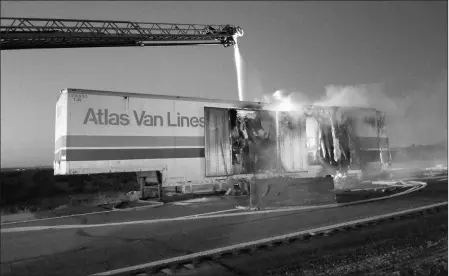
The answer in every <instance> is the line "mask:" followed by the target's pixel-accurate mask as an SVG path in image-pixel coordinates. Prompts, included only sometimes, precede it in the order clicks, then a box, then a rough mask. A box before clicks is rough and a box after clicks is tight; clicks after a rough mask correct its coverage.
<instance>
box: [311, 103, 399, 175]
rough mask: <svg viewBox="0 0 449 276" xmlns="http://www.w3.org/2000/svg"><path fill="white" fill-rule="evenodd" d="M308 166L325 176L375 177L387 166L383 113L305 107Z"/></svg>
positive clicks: (389, 160)
mask: <svg viewBox="0 0 449 276" xmlns="http://www.w3.org/2000/svg"><path fill="white" fill-rule="evenodd" d="M307 115H308V117H307V119H306V121H307V123H306V124H307V149H308V152H309V154H308V155H309V164H311V165H320V166H322V167H323V169H324V173H325V174H327V175H336V174H339V173H340V174H346V173H348V172H358V173H359V174H360V173H361V174H363V175H364V176H367V177H368V176H371V175H378V174H380V173H381V172H382V171H383V170H384V169H385V168H386V167H388V166H389V164H390V163H391V157H390V150H389V145H388V137H387V134H386V126H385V114H384V113H382V112H379V111H377V110H374V109H361V108H342V107H316V106H315V107H309V109H308V111H307Z"/></svg>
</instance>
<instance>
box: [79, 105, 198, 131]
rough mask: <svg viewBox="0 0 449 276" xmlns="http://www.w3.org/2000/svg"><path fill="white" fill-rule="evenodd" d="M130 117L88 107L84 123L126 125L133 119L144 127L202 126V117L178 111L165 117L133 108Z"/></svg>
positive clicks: (168, 113)
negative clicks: (182, 113)
mask: <svg viewBox="0 0 449 276" xmlns="http://www.w3.org/2000/svg"><path fill="white" fill-rule="evenodd" d="M132 113H133V114H132V115H131V117H132V118H130V116H129V115H128V114H118V113H113V112H109V110H108V109H98V110H97V111H96V112H95V109H93V108H89V110H88V111H87V113H86V116H85V118H84V124H85V125H86V124H94V125H113V126H119V125H120V126H127V125H129V124H131V121H132V120H134V121H135V122H136V124H137V126H146V127H150V126H151V127H155V126H158V127H161V126H164V125H165V126H169V127H204V117H199V118H198V117H188V116H181V114H180V113H179V112H177V113H176V114H173V113H170V112H167V117H165V118H164V117H163V116H161V115H150V114H147V113H146V111H141V112H137V111H136V110H133V112H132Z"/></svg>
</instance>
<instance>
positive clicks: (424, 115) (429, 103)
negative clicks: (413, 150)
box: [284, 72, 448, 146]
mask: <svg viewBox="0 0 449 276" xmlns="http://www.w3.org/2000/svg"><path fill="white" fill-rule="evenodd" d="M284 91H285V90H284ZM405 94H407V96H405V97H392V96H389V95H388V94H387V93H386V92H385V86H384V85H383V84H381V83H374V84H362V85H350V86H337V85H329V86H327V87H326V91H325V94H324V96H323V97H320V98H319V99H318V100H312V99H311V98H310V97H309V96H308V95H307V94H305V93H301V92H291V99H292V100H293V102H294V103H295V104H298V105H305V104H314V105H321V106H344V107H361V108H374V109H377V110H380V111H383V112H385V113H386V120H387V134H388V136H389V137H390V144H391V145H392V146H410V145H412V144H415V145H431V144H436V143H446V144H447V141H448V139H447V135H448V79H447V72H446V73H445V74H444V77H443V78H440V79H439V80H437V81H435V82H433V83H427V84H423V85H421V87H420V88H419V89H415V90H412V91H407V93H405Z"/></svg>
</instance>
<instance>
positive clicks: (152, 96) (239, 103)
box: [61, 88, 378, 111]
mask: <svg viewBox="0 0 449 276" xmlns="http://www.w3.org/2000/svg"><path fill="white" fill-rule="evenodd" d="M63 93H79V94H83V93H87V94H91V95H105V96H119V97H136V98H150V99H166V100H177V101H194V102H210V103H227V104H231V105H233V106H236V107H241V106H247V107H252V108H262V107H264V106H267V105H269V104H266V103H262V102H250V101H231V100H219V99H208V98H198V97H183V96H170V95H158V94H143V93H133V92H121V91H107V90H92V89H82V88H66V89H62V90H61V94H63ZM303 106H312V105H310V104H307V105H303ZM316 107H321V108H335V107H338V106H316ZM340 108H343V109H346V110H354V111H355V110H365V111H368V110H370V111H378V110H377V109H374V108H366V107H346V106H342V107H340Z"/></svg>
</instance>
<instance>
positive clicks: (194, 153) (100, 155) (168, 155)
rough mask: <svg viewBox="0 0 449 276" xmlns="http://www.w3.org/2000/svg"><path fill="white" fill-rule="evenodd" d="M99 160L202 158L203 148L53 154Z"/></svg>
mask: <svg viewBox="0 0 449 276" xmlns="http://www.w3.org/2000/svg"><path fill="white" fill-rule="evenodd" d="M64 155H65V156H66V158H65V161H100V160H134V159H172V158H204V156H205V154H204V148H163V149H161V148H159V149H77V150H75V149H67V150H61V151H59V152H58V153H56V154H55V160H56V161H59V160H63V159H62V156H64Z"/></svg>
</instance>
